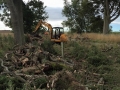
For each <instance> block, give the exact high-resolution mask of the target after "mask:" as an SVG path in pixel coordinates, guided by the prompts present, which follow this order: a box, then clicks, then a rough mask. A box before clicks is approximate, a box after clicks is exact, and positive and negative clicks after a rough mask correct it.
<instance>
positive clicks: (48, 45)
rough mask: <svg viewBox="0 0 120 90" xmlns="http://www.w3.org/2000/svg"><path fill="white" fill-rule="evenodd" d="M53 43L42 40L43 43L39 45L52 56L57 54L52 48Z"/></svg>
mask: <svg viewBox="0 0 120 90" xmlns="http://www.w3.org/2000/svg"><path fill="white" fill-rule="evenodd" d="M53 44H54V43H53V42H51V41H50V40H44V42H43V43H42V44H41V47H42V48H43V49H44V50H45V51H48V52H50V53H52V54H57V53H56V51H55V49H54V48H53Z"/></svg>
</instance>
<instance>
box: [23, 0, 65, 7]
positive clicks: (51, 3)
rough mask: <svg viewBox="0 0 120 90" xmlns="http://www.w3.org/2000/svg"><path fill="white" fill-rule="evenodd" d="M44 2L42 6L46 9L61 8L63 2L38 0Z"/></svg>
mask: <svg viewBox="0 0 120 90" xmlns="http://www.w3.org/2000/svg"><path fill="white" fill-rule="evenodd" d="M23 1H24V2H28V1H29V0H23ZM40 1H42V2H44V5H45V6H47V7H63V5H64V1H63V0H40Z"/></svg>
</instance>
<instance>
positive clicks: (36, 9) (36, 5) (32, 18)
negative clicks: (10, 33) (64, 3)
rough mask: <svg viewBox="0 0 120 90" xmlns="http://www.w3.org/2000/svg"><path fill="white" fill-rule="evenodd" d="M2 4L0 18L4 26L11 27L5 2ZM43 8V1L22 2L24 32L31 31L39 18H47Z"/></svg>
mask: <svg viewBox="0 0 120 90" xmlns="http://www.w3.org/2000/svg"><path fill="white" fill-rule="evenodd" d="M2 6H3V7H4V8H3V13H1V14H0V15H1V18H0V19H1V21H3V22H4V23H5V25H6V26H8V27H10V28H11V16H10V11H9V9H8V7H6V6H5V4H3V5H2ZM45 8H46V6H44V3H43V2H42V1H39V0H30V1H29V2H27V3H24V2H22V9H23V27H24V33H31V32H32V31H33V29H34V28H35V26H36V25H37V23H38V22H39V20H40V19H42V20H46V19H47V18H48V15H47V12H46V11H45Z"/></svg>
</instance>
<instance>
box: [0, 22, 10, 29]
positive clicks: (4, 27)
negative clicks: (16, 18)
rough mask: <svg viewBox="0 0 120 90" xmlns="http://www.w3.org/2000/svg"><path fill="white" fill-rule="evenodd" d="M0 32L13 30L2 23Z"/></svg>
mask: <svg viewBox="0 0 120 90" xmlns="http://www.w3.org/2000/svg"><path fill="white" fill-rule="evenodd" d="M0 30H11V28H9V27H6V26H5V24H4V23H3V22H1V21H0Z"/></svg>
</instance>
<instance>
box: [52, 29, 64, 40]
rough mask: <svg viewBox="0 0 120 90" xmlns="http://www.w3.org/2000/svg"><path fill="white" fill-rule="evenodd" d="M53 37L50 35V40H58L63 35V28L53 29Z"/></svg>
mask: <svg viewBox="0 0 120 90" xmlns="http://www.w3.org/2000/svg"><path fill="white" fill-rule="evenodd" d="M52 33H53V35H51V36H52V37H51V38H52V39H60V36H61V34H63V33H64V29H63V27H53V32H52Z"/></svg>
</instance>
